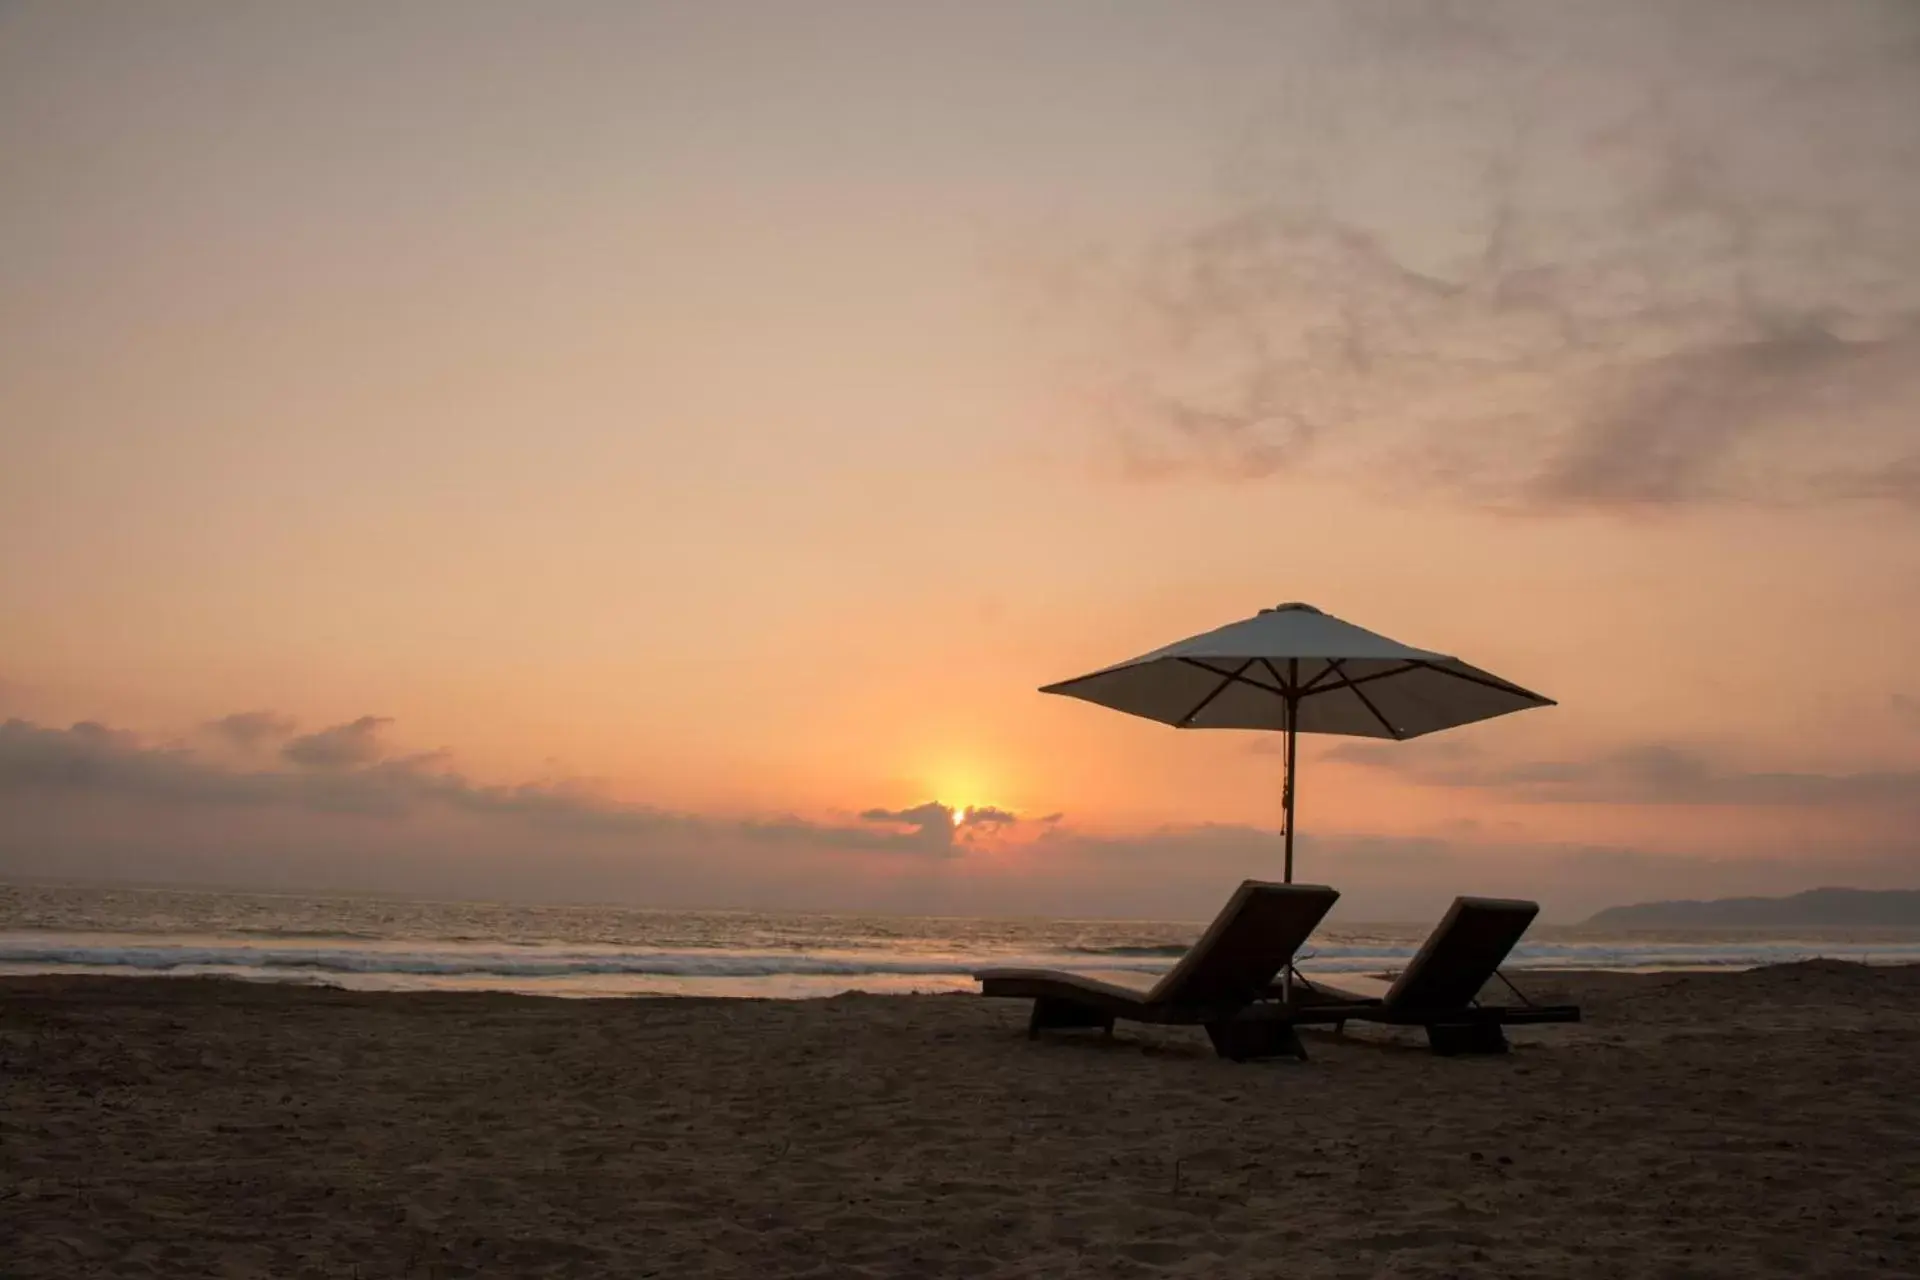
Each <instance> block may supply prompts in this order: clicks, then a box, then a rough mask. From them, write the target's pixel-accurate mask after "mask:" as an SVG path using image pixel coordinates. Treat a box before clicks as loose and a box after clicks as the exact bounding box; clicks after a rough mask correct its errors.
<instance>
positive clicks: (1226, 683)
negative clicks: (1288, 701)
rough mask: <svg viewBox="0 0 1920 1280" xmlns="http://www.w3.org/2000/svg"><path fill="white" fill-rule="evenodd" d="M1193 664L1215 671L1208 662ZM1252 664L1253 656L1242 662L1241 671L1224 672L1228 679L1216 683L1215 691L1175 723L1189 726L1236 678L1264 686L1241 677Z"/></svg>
mask: <svg viewBox="0 0 1920 1280" xmlns="http://www.w3.org/2000/svg"><path fill="white" fill-rule="evenodd" d="M1193 665H1194V666H1196V667H1199V668H1201V669H1202V670H1205V671H1213V668H1212V667H1209V666H1207V664H1206V663H1204V662H1195V663H1194V664H1193ZM1252 665H1253V659H1252V658H1248V659H1247V660H1246V661H1245V662H1243V663H1241V664H1240V670H1239V671H1234V672H1230V673H1224V674H1226V679H1224V680H1222V681H1221V682H1220V683H1219V684H1217V685H1215V686H1214V689H1213V692H1212V693H1210V694H1208V695H1207V696H1206V697H1204V698H1202V699H1200V701H1199V702H1198V703H1196V704H1194V708H1193V710H1191V711H1189V712H1187V714H1185V715H1183V716H1181V717H1180V719H1179V720H1177V721H1175V722H1174V723H1175V724H1176V725H1177V726H1178V727H1180V728H1182V729H1184V728H1186V727H1187V726H1188V725H1190V724H1192V723H1193V718H1194V717H1195V716H1197V715H1199V714H1200V713H1201V712H1202V711H1205V710H1206V709H1207V704H1208V703H1210V702H1212V701H1213V700H1214V699H1215V698H1217V697H1219V696H1220V695H1221V694H1223V693H1225V692H1226V691H1227V687H1228V686H1229V685H1231V684H1232V683H1233V682H1234V681H1236V680H1239V681H1240V682H1241V683H1242V684H1250V685H1253V686H1254V688H1256V689H1258V688H1263V687H1264V686H1262V685H1261V684H1259V682H1257V681H1254V680H1246V679H1243V678H1242V677H1241V675H1240V671H1245V670H1246V669H1247V668H1248V667H1250V666H1252ZM1213 673H1214V674H1215V675H1221V674H1223V673H1222V672H1218V671H1214V672H1213Z"/></svg>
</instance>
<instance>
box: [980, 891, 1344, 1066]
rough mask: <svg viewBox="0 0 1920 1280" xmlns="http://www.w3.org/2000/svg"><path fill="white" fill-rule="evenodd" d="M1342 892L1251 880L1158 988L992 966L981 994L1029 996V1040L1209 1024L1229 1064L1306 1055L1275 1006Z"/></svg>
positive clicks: (1286, 1018) (1210, 1034)
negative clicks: (1286, 973) (1130, 1025)
mask: <svg viewBox="0 0 1920 1280" xmlns="http://www.w3.org/2000/svg"><path fill="white" fill-rule="evenodd" d="M1339 896H1340V895H1339V894H1338V893H1336V892H1335V891H1334V890H1332V889H1329V888H1327V887H1326V886H1325V885H1306V884H1292V885H1288V884H1269V883H1266V882H1264V881H1260V880H1247V881H1244V882H1243V883H1242V884H1241V885H1240V887H1239V888H1238V889H1237V890H1235V891H1234V894H1233V897H1232V898H1230V899H1229V900H1228V901H1227V905H1226V906H1225V907H1223V908H1221V911H1220V914H1219V915H1218V916H1216V917H1215V918H1214V921H1213V923H1212V924H1211V925H1210V926H1208V928H1207V931H1206V932H1205V933H1204V934H1202V935H1201V937H1200V940H1199V941H1198V942H1196V943H1194V944H1193V947H1192V948H1191V949H1190V950H1188V952H1187V953H1186V954H1185V955H1183V956H1181V957H1180V960H1179V962H1178V963H1177V964H1175V965H1174V966H1173V968H1172V969H1170V970H1169V971H1168V972H1167V974H1166V976H1164V977H1162V978H1161V979H1160V981H1159V982H1157V983H1155V984H1154V986H1153V988H1152V989H1151V990H1144V991H1143V990H1138V989H1135V988H1131V987H1124V986H1120V985H1118V984H1116V983H1111V982H1101V981H1099V980H1097V979H1094V978H1088V977H1084V976H1082V975H1080V974H1075V973H1061V972H1057V971H1054V970H1050V969H987V970H983V971H982V972H980V973H976V974H975V975H974V977H976V978H978V979H979V980H980V985H981V994H983V995H987V996H994V997H1006V998H1016V999H1030V1000H1032V1001H1033V1016H1032V1017H1031V1018H1030V1019H1029V1020H1028V1023H1027V1034H1028V1035H1029V1036H1038V1035H1039V1034H1040V1032H1042V1031H1044V1030H1049V1029H1053V1028H1064V1027H1098V1028H1100V1029H1101V1030H1103V1031H1105V1032H1106V1033H1107V1034H1109V1035H1111V1034H1112V1033H1113V1023H1114V1020H1115V1019H1116V1018H1125V1019H1130V1020H1131V1021H1134V1022H1154V1023H1163V1024H1173V1025H1179V1026H1203V1027H1205V1028H1206V1029H1207V1035H1208V1037H1209V1038H1210V1039H1211V1040H1212V1041H1213V1047H1214V1049H1215V1050H1216V1051H1217V1052H1218V1053H1219V1054H1220V1056H1221V1057H1223V1058H1231V1059H1233V1060H1234V1061H1236V1062H1237V1061H1242V1060H1245V1059H1249V1058H1270V1057H1278V1056H1280V1055H1282V1054H1289V1055H1292V1056H1293V1057H1297V1058H1305V1057H1306V1056H1307V1054H1306V1049H1305V1048H1304V1047H1303V1046H1302V1045H1301V1043H1300V1037H1299V1036H1298V1035H1297V1034H1295V1032H1294V1029H1293V1020H1292V1017H1291V1016H1290V1014H1289V1011H1288V1008H1287V1006H1286V1005H1284V1004H1282V1003H1276V1002H1274V1001H1273V995H1274V991H1275V989H1274V978H1275V977H1277V976H1278V975H1279V974H1280V972H1281V971H1282V970H1283V969H1286V968H1287V967H1288V966H1289V965H1290V964H1291V963H1292V960H1293V956H1294V953H1295V952H1296V951H1298V950H1299V949H1300V946H1301V944H1302V943H1304V942H1306V940H1307V937H1308V935H1310V934H1311V933H1312V932H1313V931H1314V929H1315V928H1316V927H1318V926H1319V924H1320V921H1321V919H1322V918H1323V917H1325V915H1326V914H1327V911H1328V910H1329V909H1330V908H1331V907H1332V906H1333V904H1334V902H1335V900H1336V899H1338V898H1339Z"/></svg>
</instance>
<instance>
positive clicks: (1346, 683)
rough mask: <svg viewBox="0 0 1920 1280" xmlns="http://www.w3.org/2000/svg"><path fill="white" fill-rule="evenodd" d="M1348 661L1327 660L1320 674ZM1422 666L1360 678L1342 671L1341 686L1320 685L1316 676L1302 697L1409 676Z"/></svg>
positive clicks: (1402, 668)
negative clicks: (1325, 666)
mask: <svg viewBox="0 0 1920 1280" xmlns="http://www.w3.org/2000/svg"><path fill="white" fill-rule="evenodd" d="M1346 661H1347V659H1345V658H1329V659H1328V660H1327V670H1326V671H1323V672H1321V673H1320V674H1321V675H1326V674H1327V673H1328V672H1331V671H1333V670H1334V669H1335V667H1337V666H1339V665H1340V664H1342V663H1344V662H1346ZM1420 666H1421V664H1420V663H1418V662H1409V663H1408V664H1407V665H1406V666H1404V667H1389V668H1388V669H1387V670H1385V671H1376V672H1374V673H1373V674H1372V675H1370V676H1358V677H1355V676H1350V675H1347V674H1346V673H1345V672H1344V671H1342V672H1339V673H1338V674H1339V676H1340V681H1341V682H1340V683H1339V684H1326V685H1323V684H1320V676H1315V677H1314V678H1313V679H1312V680H1309V681H1308V682H1307V686H1306V688H1304V689H1302V690H1301V691H1300V696H1301V697H1303V698H1311V697H1313V696H1314V695H1315V694H1319V693H1333V692H1335V691H1336V690H1339V689H1349V688H1352V687H1353V686H1354V685H1357V684H1372V683H1373V682H1374V681H1375V680H1388V679H1391V678H1392V677H1394V676H1403V675H1405V674H1407V672H1409V671H1418V670H1420ZM1315 686H1318V687H1317V688H1316V687H1315Z"/></svg>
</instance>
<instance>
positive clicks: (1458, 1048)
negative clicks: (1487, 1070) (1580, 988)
mask: <svg viewBox="0 0 1920 1280" xmlns="http://www.w3.org/2000/svg"><path fill="white" fill-rule="evenodd" d="M1539 913H1540V906H1539V904H1538V903H1534V902H1520V901H1516V900H1514V899H1510V898H1455V899H1454V900H1453V906H1452V907H1451V908H1450V909H1449V910H1448V911H1447V914H1446V916H1445V918H1443V919H1442V920H1441V921H1440V923H1439V924H1438V925H1437V926H1436V927H1435V928H1434V931H1433V932H1432V933H1431V934H1429V935H1428V936H1427V940H1426V942H1425V943H1424V944H1423V945H1422V946H1421V948H1420V951H1419V953H1418V954H1416V955H1415V956H1414V957H1413V960H1412V962H1411V963H1409V964H1408V965H1407V967H1406V969H1405V971H1404V972H1402V973H1401V974H1400V976H1399V978H1398V979H1396V980H1395V982H1394V984H1393V986H1392V987H1391V988H1389V989H1388V991H1387V994H1386V995H1385V996H1383V997H1381V998H1379V999H1364V998H1361V997H1358V996H1353V995H1350V994H1348V993H1346V992H1343V991H1341V990H1339V989H1338V988H1336V987H1330V986H1327V985H1325V984H1323V983H1319V982H1306V983H1305V985H1306V988H1307V990H1306V991H1305V993H1303V994H1302V995H1301V996H1300V998H1299V1001H1298V1005H1297V1007H1296V1008H1295V1010H1294V1014H1293V1016H1294V1020H1295V1021H1296V1022H1300V1023H1316V1024H1325V1023H1332V1024H1334V1026H1335V1027H1336V1028H1344V1027H1345V1026H1346V1024H1347V1023H1348V1022H1378V1023H1387V1024H1390V1025H1393V1026H1404V1027H1424V1028H1426V1032H1427V1043H1428V1044H1429V1045H1431V1046H1432V1048H1433V1051H1434V1052H1435V1053H1443V1054H1456V1053H1505V1052H1506V1051H1507V1037H1506V1033H1505V1030H1504V1028H1506V1027H1512V1026H1522V1025H1527V1024H1532V1023H1543V1022H1578V1021H1580V1010H1579V1009H1578V1008H1577V1007H1576V1006H1574V1005H1536V1004H1533V1003H1531V1002H1530V1001H1528V1000H1527V999H1526V997H1525V996H1523V995H1521V994H1520V991H1519V989H1518V988H1516V987H1514V985H1513V984H1512V983H1511V982H1507V980H1506V976H1505V975H1504V974H1502V973H1501V972H1500V965H1501V964H1502V963H1503V962H1504V961H1505V960H1506V958H1507V956H1508V954H1509V953H1510V952H1512V950H1513V948H1514V945H1515V944H1516V943H1518V942H1519V941H1520V938H1521V935H1523V934H1524V933H1526V931H1527V926H1528V925H1530V924H1532V923H1533V918H1534V917H1535V916H1536V915H1538V914H1539ZM1495 979H1498V980H1499V981H1501V982H1504V983H1506V986H1507V989H1508V990H1509V991H1512V992H1513V994H1514V996H1515V997H1517V998H1518V999H1519V1000H1520V1002H1521V1003H1519V1004H1490V1005H1483V1004H1480V1003H1479V996H1480V991H1481V988H1483V987H1485V986H1486V985H1487V983H1489V982H1491V981H1493V980H1495ZM1295 981H1296V982H1303V981H1304V980H1303V979H1299V978H1296V979H1295Z"/></svg>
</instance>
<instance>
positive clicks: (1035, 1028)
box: [1027, 996, 1113, 1040]
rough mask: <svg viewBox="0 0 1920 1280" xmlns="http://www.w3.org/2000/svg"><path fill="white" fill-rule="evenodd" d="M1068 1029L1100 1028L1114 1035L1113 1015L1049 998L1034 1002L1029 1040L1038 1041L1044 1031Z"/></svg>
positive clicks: (1029, 1026) (1043, 997)
mask: <svg viewBox="0 0 1920 1280" xmlns="http://www.w3.org/2000/svg"><path fill="white" fill-rule="evenodd" d="M1068 1027H1098V1028H1100V1030H1102V1031H1104V1032H1106V1033H1107V1034H1108V1035H1112V1034H1113V1015H1112V1014H1110V1013H1101V1012H1100V1011H1099V1010H1098V1009H1089V1008H1088V1007H1087V1006H1086V1005H1083V1004H1076V1003H1075V1002H1074V1001H1072V1000H1055V999H1052V998H1051V997H1048V996H1042V997H1040V998H1039V999H1037V1000H1035V1001H1034V1002H1033V1014H1032V1016H1031V1017H1029V1018H1028V1019H1027V1039H1029V1040H1033V1039H1037V1038H1038V1037H1039V1035H1040V1033H1041V1032H1042V1031H1051V1030H1057V1029H1064V1028H1068Z"/></svg>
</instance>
